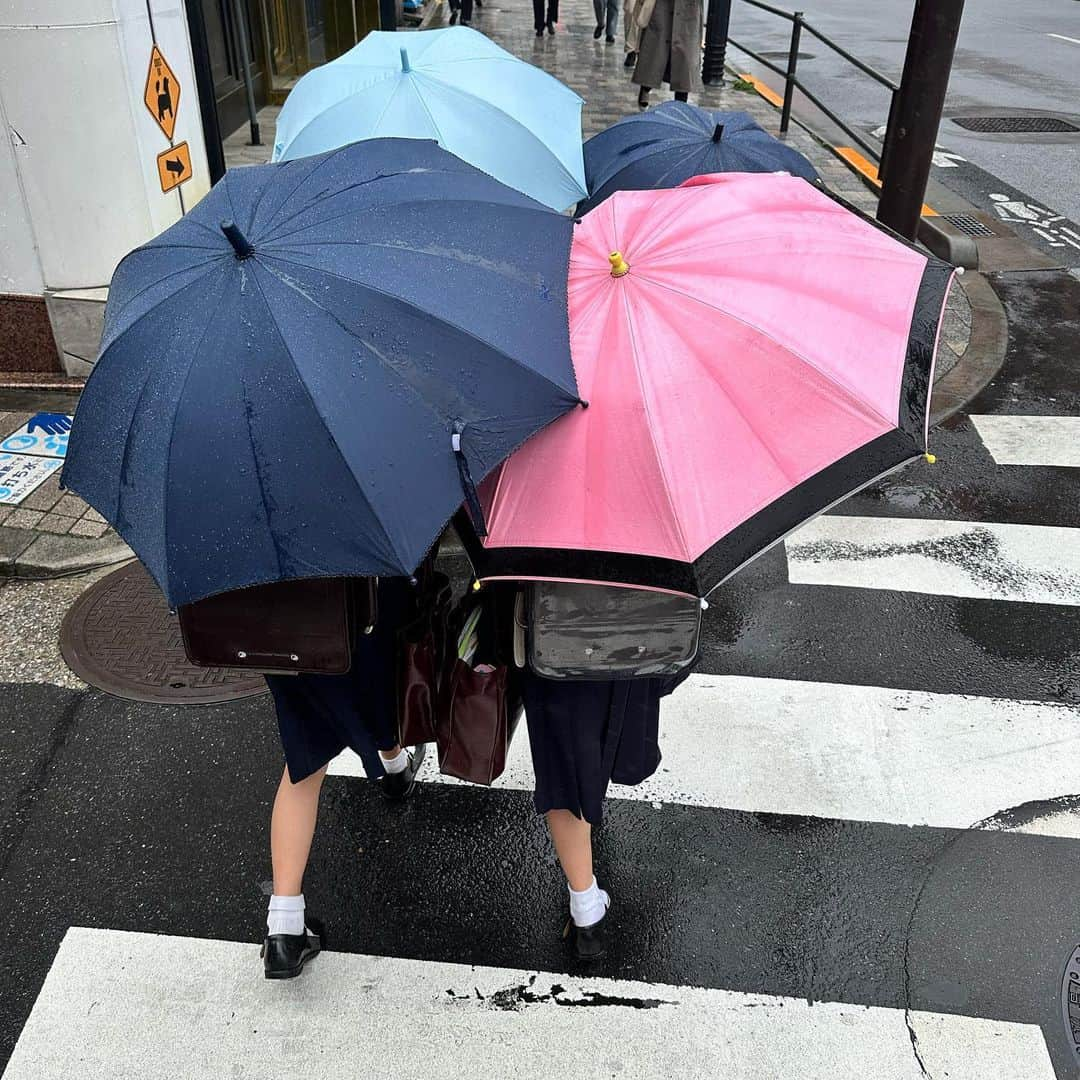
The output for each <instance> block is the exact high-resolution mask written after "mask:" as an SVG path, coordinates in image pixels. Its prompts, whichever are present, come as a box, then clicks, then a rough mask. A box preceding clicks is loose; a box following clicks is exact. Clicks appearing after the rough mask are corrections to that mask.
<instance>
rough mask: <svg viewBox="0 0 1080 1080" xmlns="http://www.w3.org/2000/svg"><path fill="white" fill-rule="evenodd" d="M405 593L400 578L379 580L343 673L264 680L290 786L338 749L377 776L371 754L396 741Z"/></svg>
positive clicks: (408, 596)
mask: <svg viewBox="0 0 1080 1080" xmlns="http://www.w3.org/2000/svg"><path fill="white" fill-rule="evenodd" d="M412 589H413V586H412V585H411V584H410V583H409V582H408V580H407V579H405V578H384V579H381V580H380V581H379V597H378V619H377V622H376V626H375V629H374V630H373V631H372V632H371V633H370V634H364V633H362V632H360V631H361V629H362V628H357V632H356V635H355V637H354V639H353V651H352V666H351V668H350V669H349V671H348V672H347V673H346V674H344V675H267V676H266V684H267V686H269V687H270V693H271V694H272V695H273V697H274V707H275V709H276V711H277V720H278V730H279V732H280V733H281V745H282V747H283V749H284V751H285V763H286V765H288V768H289V778H290V779H291V780H292V782H293V783H294V784H296V783H299V782H300V781H301V780H303V779H304V778H305V777H308V776H310V775H311V774H312V773H314V772H317V771H318V770H319V769H321V768H322V767H323V766H324V765H325V764H326V763H327V762H328V761H330V759H331V758H334V757H337V755H338V754H340V753H341V751H342V750H344V749H346V747H348V748H350V749H352V750H354V751H356V753H357V754H358V755H359V756H360V758H361V760H362V761H363V763H364V771H365V772H366V773H367V775H368V776H369V777H371V778H372V779H375V778H376V777H380V776H382V775H383V767H382V763H381V762H380V760H379V755H378V752H377V751H379V750H390V749H391V748H392V747H394V746H395V745H396V744H397V740H398V733H397V636H398V630H399V629H400V627H401V626H402V625H403V624H404V622H405V620H406V619H407V617H408V613H409V610H410V604H411V602H412Z"/></svg>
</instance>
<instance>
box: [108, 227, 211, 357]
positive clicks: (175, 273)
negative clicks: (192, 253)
mask: <svg viewBox="0 0 1080 1080" xmlns="http://www.w3.org/2000/svg"><path fill="white" fill-rule="evenodd" d="M177 246H179V245H177ZM139 250H140V251H141V250H144V249H142V248H140V249H139ZM169 250H170V251H171V250H172V248H171V247H170V249H169ZM199 250H204V249H201V248H200V249H199ZM205 250H209V249H205ZM131 254H132V255H134V254H135V252H132V253H131ZM225 254H226V253H225V252H223V251H217V252H215V254H214V257H213V258H212V259H207V260H206V265H205V266H204V268H203V269H204V272H203V273H202V274H200V275H199V276H198V277H197V278H195V279H194V280H192V281H190V282H188V284H189V285H194V284H195V282H196V281H201V280H202V279H203V278H204V277H205V276H206V273H207V272H209V271H210V270H212V269H213V266H212V264H213V263H215V262H217V261H219V260H220V259H221V258H222V257H223V256H224V255H225ZM191 269H193V267H191V266H185V267H184V268H183V269H182V270H170V271H169V272H168V273H167V274H162V275H161V277H159V278H155V280H153V281H152V282H150V284H149V285H144V286H143V287H142V288H141V289H140V290H139V291H138V292H136V293H132V294H131V296H129V297H128V298H127V300H125V301H124V304H123V306H122V307H120V308H119V309H118V310H117V311H116V313H115V314H114V315H112V316H111V318H113V319H119V318H120V317H121V316H122V315H123V314H124V312H125V311H127V309H128V308H129V307H130V306H131V305H132V304H133V303H135V301H136V300H138V299H139V297H140V296H142V295H143V293H147V292H149V291H150V290H151V289H153V288H154V287H155V286H157V285H160V284H161V283H162V282H163V281H168V280H169V278H173V277H177V276H178V275H180V274H186V273H187V272H188V271H189V270H191ZM184 288H185V289H186V288H187V285H185V286H184ZM175 295H176V294H175V293H169V295H168V296H163V297H162V298H161V299H160V300H159V301H157V303H156V304H154V305H153V306H152V307H150V308H147V310H146V311H144V312H143V314H144V315H148V314H149V313H150V312H151V311H153V310H154V308H156V307H157V306H158V304H163V303H164V302H165V301H166V300H168V299H169V298H170V297H172V296H175ZM124 332H125V333H126V332H127V331H126V329H125V331H124ZM109 346H110V347H111V346H112V342H111V341H110V342H109Z"/></svg>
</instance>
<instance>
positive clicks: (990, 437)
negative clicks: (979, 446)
mask: <svg viewBox="0 0 1080 1080" xmlns="http://www.w3.org/2000/svg"><path fill="white" fill-rule="evenodd" d="M970 419H971V422H972V424H974V425H975V430H976V431H977V432H978V433H979V438H980V439H982V441H983V444H984V445H985V446H986V449H987V450H988V451H989V452H990V456H991V457H992V458H993V459H994V461H995V462H997V464H998V465H1056V466H1064V467H1068V468H1080V416H998V415H986V416H980V415H974V414H971V417H970Z"/></svg>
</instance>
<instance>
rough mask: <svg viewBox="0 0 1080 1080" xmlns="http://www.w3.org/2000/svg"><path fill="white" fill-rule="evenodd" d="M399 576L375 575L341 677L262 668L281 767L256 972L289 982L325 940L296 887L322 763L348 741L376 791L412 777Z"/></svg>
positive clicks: (409, 593)
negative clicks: (374, 599) (373, 611)
mask: <svg viewBox="0 0 1080 1080" xmlns="http://www.w3.org/2000/svg"><path fill="white" fill-rule="evenodd" d="M414 596H415V594H414V591H413V586H412V584H411V583H410V582H409V580H408V579H407V578H382V579H380V581H379V585H378V604H377V610H378V617H377V621H376V624H375V628H374V630H372V632H371V633H369V634H365V633H364V632H363V628H362V627H356V628H354V630H355V633H354V635H353V640H352V666H351V667H350V668H349V671H348V672H347V673H346V674H344V675H314V674H299V675H267V676H266V683H267V686H268V687H269V688H270V693H271V695H272V696H273V699H274V708H275V710H276V712H277V720H278V730H279V732H280V734H281V742H282V747H283V749H284V751H285V770H284V772H283V773H282V776H281V782H280V783H279V785H278V789H277V796H276V797H275V799H274V809H273V814H272V816H271V819H270V858H271V863H272V865H273V873H274V892H273V895H272V896H271V897H270V910H269V912H268V914H267V919H266V927H267V935H266V938H265V940H264V941H263V948H262V957H263V974H264V975H265V976H266V978H268V979H291V978H294V977H295V976H297V975H299V974H300V972H301V971H302V970H303V967H304V965H305V964H306V963H307V962H308V961H309V960H310V959H311V958H312V957H314V956H315V955H316V954H317V953H318V952H319V951H320V949H321V948H322V947H323V945H324V944H325V941H324V936H323V928H322V924H321V923H320V922H319V921H318V920H317V919H315V918H313V917H312V916H310V915H308V914H307V912H306V905H305V901H304V893H303V879H304V871H305V870H306V869H307V862H308V856H309V854H310V852H311V842H312V839H313V838H314V835H315V822H316V819H317V817H318V810H319V794H320V792H321V790H322V783H323V780H324V779H325V777H326V767H327V765H328V764H329V762H330V760H331V759H332V758H335V757H337V755H338V754H340V753H341V751H342V750H344V749H346V747H348V748H350V749H352V750H354V751H355V752H356V753H357V754H359V756H360V758H361V760H362V761H363V764H364V772H365V773H366V774H367V775H368V776H369V777H370V778H372V779H377V778H378V785H379V791H380V792H381V793H382V794H383V796H385V797H386V798H387V799H389V800H391V801H398V800H400V799H403V798H405V796H406V795H408V794H409V793H410V792H411V791H412V789H413V787H414V786H415V783H416V773H417V770H418V769H419V768H420V764H421V762H422V761H423V758H424V749H425V748H424V747H423V746H419V747H417V748H416V750H415V751H414V753H412V754H410V753H409V752H408V751H407V750H406V749H404V748H403V747H401V746H399V745H398V712H397V648H398V630H399V628H400V627H401V626H402V625H404V623H405V622H407V621H408V619H409V618H410V617H411V615H412V608H411V605H412V604H413V602H414Z"/></svg>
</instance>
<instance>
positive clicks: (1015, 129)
mask: <svg viewBox="0 0 1080 1080" xmlns="http://www.w3.org/2000/svg"><path fill="white" fill-rule="evenodd" d="M952 122H953V123H954V124H956V125H957V126H958V127H962V128H966V129H967V130H968V131H977V132H980V133H982V134H986V135H991V134H993V135H1031V134H1038V135H1044V134H1055V133H1056V134H1062V133H1064V132H1070V131H1080V127H1077V126H1076V124H1070V123H1069V121H1068V120H1062V119H1061V117H1059V116H954V117H953V118H952Z"/></svg>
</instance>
